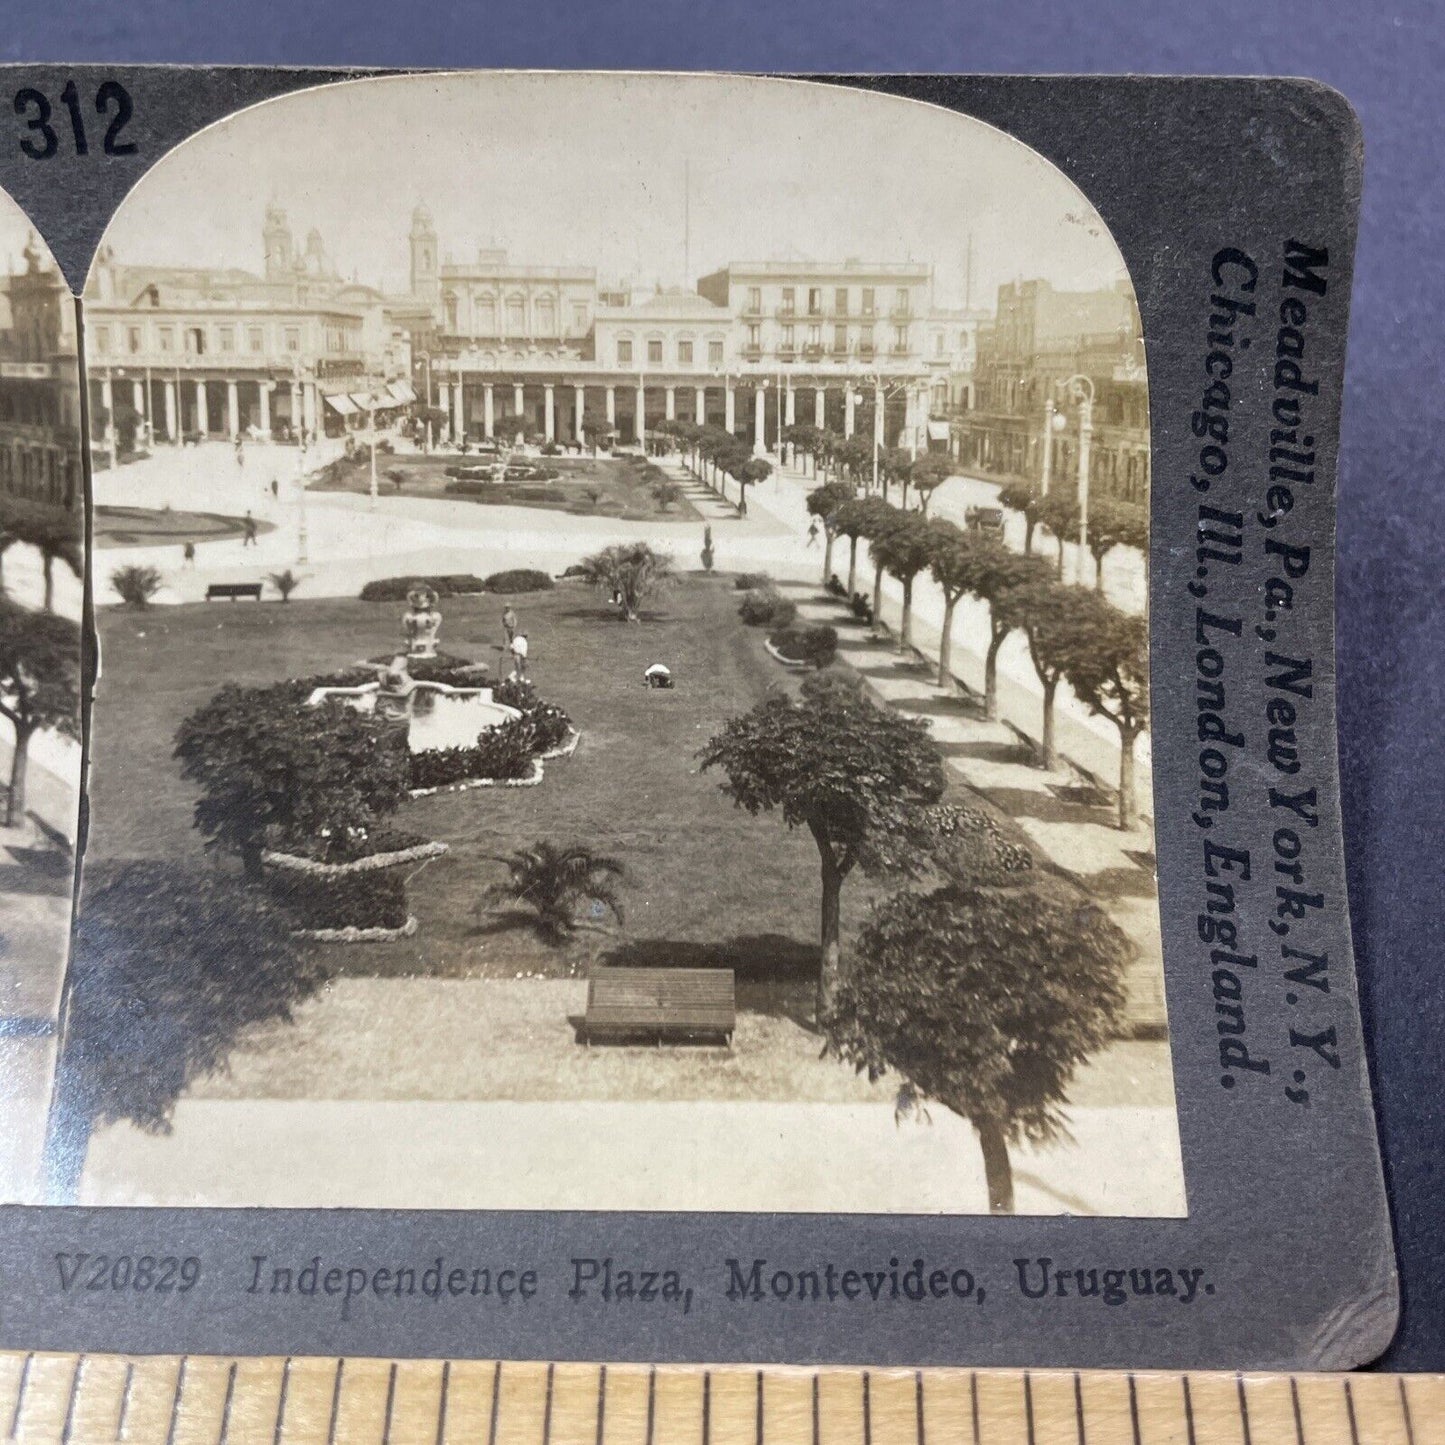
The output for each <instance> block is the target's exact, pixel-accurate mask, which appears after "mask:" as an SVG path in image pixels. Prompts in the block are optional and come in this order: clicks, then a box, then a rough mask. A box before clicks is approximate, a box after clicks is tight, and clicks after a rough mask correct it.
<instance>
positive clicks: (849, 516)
mask: <svg viewBox="0 0 1445 1445" xmlns="http://www.w3.org/2000/svg"><path fill="white" fill-rule="evenodd" d="M844 491H846V492H847V493H848V494H849V500H848V501H846V502H844V503H843V504H842V505H841V506H840V507H839V508H838V510H837V511H836V512H835V513H834V514H833V530H834V531H835V532H837V533H838V534H839V535H840V536H843V537H846V538H847V539H848V596H849V597H852V595H853V593H854V592H855V591H856V585H857V581H858V539H859V538H860V537H862V536H864V535H866V533H867V531H868V519H869V516H870V515H871V513H870V512H869V504H868V502H867V501H858V500H855V499H853V496H852V492H853V489H852V488H851V487H845V488H844ZM830 540H831V539H830Z"/></svg>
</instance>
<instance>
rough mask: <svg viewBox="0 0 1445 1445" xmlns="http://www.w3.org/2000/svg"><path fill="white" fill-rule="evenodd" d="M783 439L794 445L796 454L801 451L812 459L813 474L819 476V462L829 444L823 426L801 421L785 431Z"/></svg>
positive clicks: (791, 445)
mask: <svg viewBox="0 0 1445 1445" xmlns="http://www.w3.org/2000/svg"><path fill="white" fill-rule="evenodd" d="M783 440H784V441H785V442H786V443H787V444H788V445H789V446H790V447H792V449H793V453H794V455H797V453H799V452H801V453H802V454H803V455H804V456H805V457H807V458H809V460H811V462H812V463H813V475H814V476H817V475H818V462H819V459H820V458H821V457H822V456H823V454H824V451H825V449H826V446H827V433H826V432H825V431H824V430H823V429H822V428H821V427H816V426H808V425H805V424H804V423H802V422H799V423H797V424H796V425H794V426H790V427H788V428H787V429H786V430H785V431H784V432H783Z"/></svg>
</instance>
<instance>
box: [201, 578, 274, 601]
mask: <svg viewBox="0 0 1445 1445" xmlns="http://www.w3.org/2000/svg"><path fill="white" fill-rule="evenodd" d="M221 597H229V598H230V599H231V601H232V602H235V601H236V600H237V599H238V598H241V597H254V598H255V599H256V601H257V602H259V601H260V600H261V583H259V582H212V583H211V585H210V586H209V587H207V588H206V601H207V602H214V601H216V600H217V598H221Z"/></svg>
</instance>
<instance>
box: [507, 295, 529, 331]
mask: <svg viewBox="0 0 1445 1445" xmlns="http://www.w3.org/2000/svg"><path fill="white" fill-rule="evenodd" d="M525 315H526V308H525V303H524V302H523V300H522V298H521V297H520V296H510V297H508V298H507V335H508V336H521V335H522V334H523V332H524V331H525V330H526V322H525V319H524V318H525Z"/></svg>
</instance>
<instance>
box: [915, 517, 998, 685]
mask: <svg viewBox="0 0 1445 1445" xmlns="http://www.w3.org/2000/svg"><path fill="white" fill-rule="evenodd" d="M981 548H984V549H986V548H987V544H982V543H980V541H979V540H978V539H977V538H975V537H972V536H970V535H969V534H968V533H967V532H965V531H964V530H963V529H962V528H961V527H956V526H954V524H953V523H952V522H947V521H944V520H943V519H942V518H935V519H934V520H933V521H931V522H930V523H929V524H928V570H929V572H930V574H931V575H932V577H933V580H934V582H936V583H937V584H938V588H939V590H940V591H941V592H942V593H943V636H942V639H941V641H940V642H939V646H938V685H939V687H949V686H951V685H952V682H953V613H954V609H955V608H956V607H957V606H958V604H959V603H960V602H961V601H962V600H963V598H964V596H965V594H967V593H970V592H973V591H974V589H975V586H976V585H977V583H978V581H979V577H980V575H981V571H980V566H981V559H980V550H981Z"/></svg>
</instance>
